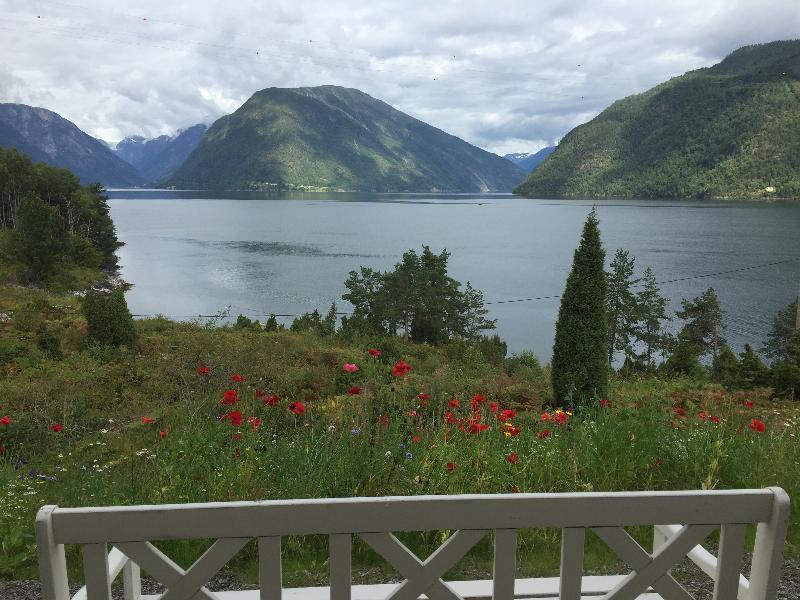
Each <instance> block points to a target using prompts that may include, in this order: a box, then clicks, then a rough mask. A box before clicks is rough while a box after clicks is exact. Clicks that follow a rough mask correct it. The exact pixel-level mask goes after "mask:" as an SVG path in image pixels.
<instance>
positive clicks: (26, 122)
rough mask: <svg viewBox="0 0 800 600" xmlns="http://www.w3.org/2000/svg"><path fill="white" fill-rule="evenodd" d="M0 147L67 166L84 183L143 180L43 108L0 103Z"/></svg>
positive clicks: (118, 184)
mask: <svg viewBox="0 0 800 600" xmlns="http://www.w3.org/2000/svg"><path fill="white" fill-rule="evenodd" d="M0 146H2V147H6V148H16V149H17V150H19V151H20V152H23V153H25V154H27V155H28V156H30V157H31V159H33V160H34V161H36V162H44V163H47V164H49V165H52V166H54V167H63V168H67V169H69V170H70V171H72V172H73V173H75V175H77V176H78V177H79V178H80V180H81V182H82V183H84V184H88V183H94V182H100V183H102V184H103V185H105V186H109V187H132V186H139V185H142V184H144V182H145V181H144V178H143V177H142V176H141V175H140V174H139V173H138V172H137V171H136V169H135V168H134V167H132V166H131V165H129V164H128V163H126V162H125V161H124V160H122V159H121V158H119V157H118V156H117V155H115V154H114V153H113V152H112V151H111V150H110V149H109V148H108V146H107V145H106V144H105V143H103V142H102V141H100V140H98V139H96V138H93V137H92V136H90V135H89V134H87V133H84V132H83V131H81V130H80V129H79V128H78V127H77V126H76V125H75V124H74V123H72V122H70V121H68V120H67V119H64V118H63V117H61V116H60V115H58V114H56V113H54V112H53V111H50V110H47V109H44V108H37V107H33V106H27V105H25V104H0Z"/></svg>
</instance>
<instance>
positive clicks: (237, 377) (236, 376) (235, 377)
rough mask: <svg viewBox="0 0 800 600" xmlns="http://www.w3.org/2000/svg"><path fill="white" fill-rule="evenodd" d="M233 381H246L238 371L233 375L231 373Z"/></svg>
mask: <svg viewBox="0 0 800 600" xmlns="http://www.w3.org/2000/svg"><path fill="white" fill-rule="evenodd" d="M231 381H233V382H235V383H239V382H240V381H244V377H242V376H241V375H239V374H238V373H234V374H233V375H231Z"/></svg>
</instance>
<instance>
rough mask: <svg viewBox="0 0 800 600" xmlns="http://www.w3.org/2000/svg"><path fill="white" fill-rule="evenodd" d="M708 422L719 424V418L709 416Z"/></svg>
mask: <svg viewBox="0 0 800 600" xmlns="http://www.w3.org/2000/svg"><path fill="white" fill-rule="evenodd" d="M708 420H709V421H711V422H712V423H719V417H718V416H717V415H711V416H710V417H708Z"/></svg>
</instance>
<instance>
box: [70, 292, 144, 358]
mask: <svg viewBox="0 0 800 600" xmlns="http://www.w3.org/2000/svg"><path fill="white" fill-rule="evenodd" d="M82 309H83V315H84V317H86V339H87V341H88V342H90V343H97V344H104V345H108V346H112V347H114V348H118V347H119V346H132V345H133V344H134V342H135V339H136V332H135V329H134V324H133V317H132V316H131V313H130V311H129V310H128V303H127V302H126V301H125V294H124V293H123V292H122V290H114V291H113V292H111V293H107V292H102V291H91V292H89V293H87V294H86V297H85V298H84V299H83V305H82Z"/></svg>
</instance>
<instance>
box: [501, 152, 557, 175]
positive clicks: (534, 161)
mask: <svg viewBox="0 0 800 600" xmlns="http://www.w3.org/2000/svg"><path fill="white" fill-rule="evenodd" d="M555 149H556V147H555V146H547V147H546V148H542V149H541V150H539V151H538V152H520V153H516V154H505V155H503V158H506V159H508V160H510V161H511V162H513V163H514V164H515V165H517V166H518V167H519V168H520V169H524V170H525V171H526V172H527V173H531V172H532V171H533V170H534V169H536V167H538V166H539V165H540V164H542V162H544V159H545V158H547V157H548V156H550V155H551V154H552V153H553V151H554V150H555Z"/></svg>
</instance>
